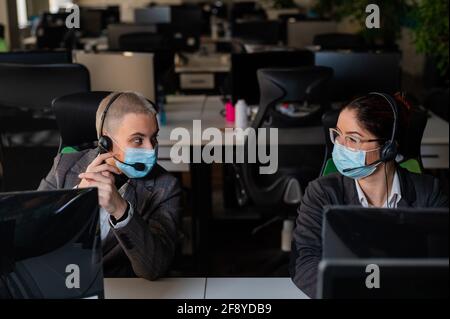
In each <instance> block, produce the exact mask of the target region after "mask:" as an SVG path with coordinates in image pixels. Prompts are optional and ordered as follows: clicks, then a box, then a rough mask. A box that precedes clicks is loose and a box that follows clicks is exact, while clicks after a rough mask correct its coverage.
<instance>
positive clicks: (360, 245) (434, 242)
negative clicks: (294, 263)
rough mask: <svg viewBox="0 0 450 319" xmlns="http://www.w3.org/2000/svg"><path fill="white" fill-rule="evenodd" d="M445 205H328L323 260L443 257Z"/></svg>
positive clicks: (444, 249) (444, 254)
mask: <svg viewBox="0 0 450 319" xmlns="http://www.w3.org/2000/svg"><path fill="white" fill-rule="evenodd" d="M448 216H449V214H448V208H442V209H437V208H436V209H431V208H430V209H427V208H397V209H378V208H363V207H361V206H330V207H328V208H325V211H324V220H323V238H322V240H323V251H322V252H323V259H354V258H447V259H448V229H449V226H448V225H449V223H448V222H449V218H448Z"/></svg>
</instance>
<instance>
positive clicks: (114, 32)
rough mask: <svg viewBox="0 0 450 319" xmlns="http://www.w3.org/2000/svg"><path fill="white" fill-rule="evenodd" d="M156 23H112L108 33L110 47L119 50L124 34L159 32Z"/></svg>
mask: <svg viewBox="0 0 450 319" xmlns="http://www.w3.org/2000/svg"><path fill="white" fill-rule="evenodd" d="M157 31H158V29H157V26H156V25H149V24H126V23H120V24H110V25H108V28H107V33H108V49H109V50H119V49H120V45H119V39H120V37H121V36H122V35H124V34H130V33H157Z"/></svg>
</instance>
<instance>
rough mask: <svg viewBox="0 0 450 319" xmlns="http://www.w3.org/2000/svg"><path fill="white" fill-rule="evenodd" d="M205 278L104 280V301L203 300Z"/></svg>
mask: <svg viewBox="0 0 450 319" xmlns="http://www.w3.org/2000/svg"><path fill="white" fill-rule="evenodd" d="M205 284H206V278H163V279H160V280H156V281H148V280H145V279H142V278H105V280H104V285H105V298H106V299H203V298H204V295H205Z"/></svg>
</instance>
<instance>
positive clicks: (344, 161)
mask: <svg viewBox="0 0 450 319" xmlns="http://www.w3.org/2000/svg"><path fill="white" fill-rule="evenodd" d="M373 151H374V150H373ZM366 154H367V151H352V150H350V149H348V148H347V147H345V146H343V145H341V144H339V143H335V144H334V147H333V162H334V165H336V168H337V169H338V171H339V173H341V174H342V175H344V176H347V177H350V178H353V179H361V178H364V177H367V176H369V175H372V174H373V173H374V172H375V170H376V169H377V166H378V165H379V164H380V163H377V164H376V165H373V166H366ZM361 166H364V167H361ZM356 167H360V168H358V169H354V170H351V171H344V170H345V169H349V168H356Z"/></svg>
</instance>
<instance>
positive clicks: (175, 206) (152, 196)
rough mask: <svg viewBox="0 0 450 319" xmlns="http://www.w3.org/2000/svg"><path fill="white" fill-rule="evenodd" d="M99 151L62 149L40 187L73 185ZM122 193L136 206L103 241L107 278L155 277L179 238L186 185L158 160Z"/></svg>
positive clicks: (77, 182)
mask: <svg viewBox="0 0 450 319" xmlns="http://www.w3.org/2000/svg"><path fill="white" fill-rule="evenodd" d="M97 155H98V151H97V150H96V149H94V150H86V151H82V152H77V153H71V154H59V155H58V156H56V158H55V160H54V164H53V167H52V169H51V170H50V172H49V173H48V175H47V177H46V178H44V179H43V180H42V181H41V184H40V185H39V190H53V189H71V188H73V187H75V186H76V185H78V184H79V183H80V179H79V178H78V175H79V174H80V173H83V172H85V170H86V168H87V166H88V165H89V164H90V163H91V162H92V161H93V160H94V158H95V157H96V156H97ZM119 193H120V195H121V196H122V197H123V198H124V199H125V200H127V201H128V202H129V203H130V204H131V205H132V206H133V209H134V214H133V216H132V218H131V220H130V221H129V222H128V224H127V225H126V226H124V227H123V228H120V229H113V228H111V231H110V232H109V234H108V236H107V237H106V239H105V240H104V241H103V242H102V246H103V247H102V248H103V271H104V275H105V277H134V276H138V277H142V278H146V279H149V280H154V279H156V278H158V277H160V276H162V275H163V274H164V273H165V272H166V271H167V269H168V268H169V266H170V264H171V261H172V259H173V257H174V253H175V249H176V246H177V244H178V239H179V238H180V236H179V235H180V233H179V231H178V227H179V224H180V220H179V219H180V212H181V200H180V199H181V188H180V186H179V184H178V180H177V179H176V178H175V177H173V176H172V175H170V174H169V173H167V172H166V171H165V170H164V169H163V168H162V167H161V166H159V165H155V167H153V169H152V171H151V172H150V174H149V175H148V176H147V177H145V178H142V179H130V180H128V181H127V182H126V183H125V184H124V185H123V186H122V187H121V188H120V189H119Z"/></svg>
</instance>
